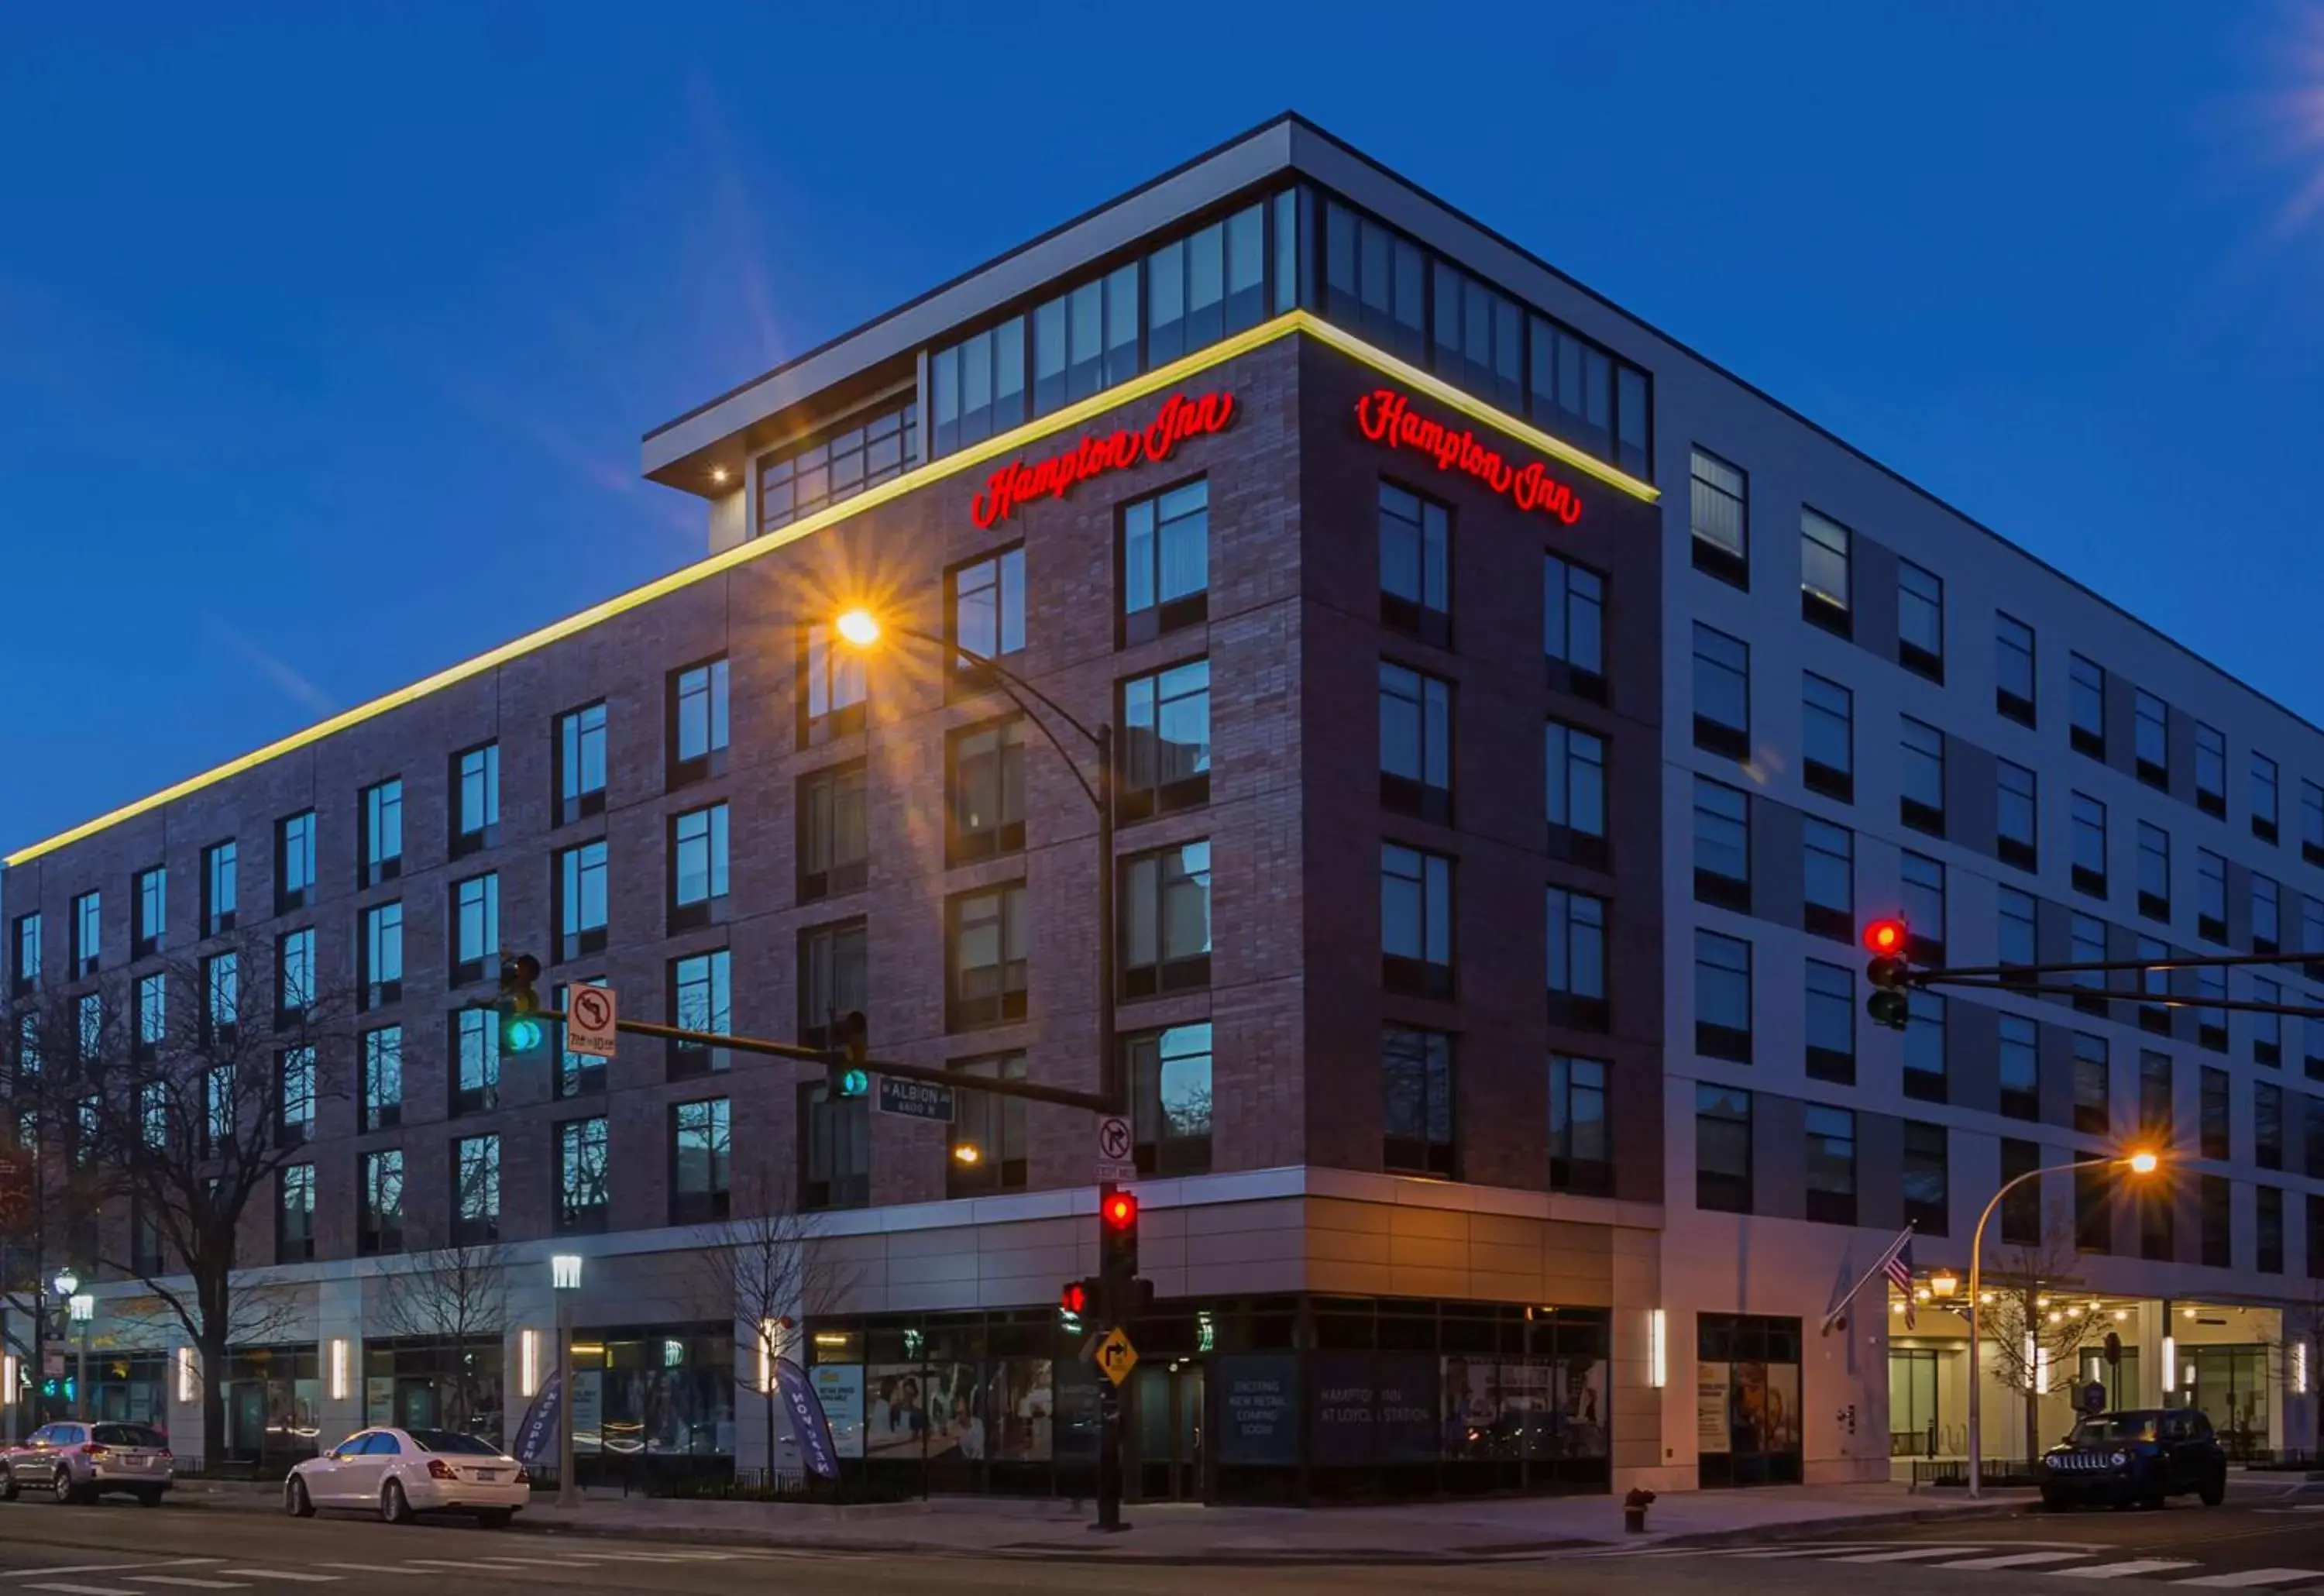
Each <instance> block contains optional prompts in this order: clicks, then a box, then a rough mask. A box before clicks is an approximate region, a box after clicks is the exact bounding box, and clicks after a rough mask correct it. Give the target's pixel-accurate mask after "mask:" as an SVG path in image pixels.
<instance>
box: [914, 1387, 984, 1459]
mask: <svg viewBox="0 0 2324 1596" xmlns="http://www.w3.org/2000/svg"><path fill="white" fill-rule="evenodd" d="M977 1375H978V1370H977V1366H976V1365H975V1364H974V1363H935V1364H931V1365H929V1366H928V1370H927V1435H928V1456H930V1457H932V1458H940V1457H942V1458H961V1459H964V1460H965V1461H967V1462H983V1461H984V1455H985V1441H986V1435H985V1424H984V1405H983V1402H982V1396H983V1392H982V1387H981V1385H980V1382H979V1380H978V1379H977Z"/></svg>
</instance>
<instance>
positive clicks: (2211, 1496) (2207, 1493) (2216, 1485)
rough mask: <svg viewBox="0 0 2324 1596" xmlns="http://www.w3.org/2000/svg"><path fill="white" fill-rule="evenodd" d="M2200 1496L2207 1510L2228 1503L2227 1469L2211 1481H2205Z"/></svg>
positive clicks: (2210, 1479) (2214, 1476)
mask: <svg viewBox="0 0 2324 1596" xmlns="http://www.w3.org/2000/svg"><path fill="white" fill-rule="evenodd" d="M2198 1494H2199V1497H2200V1499H2201V1501H2202V1503H2203V1505H2204V1506H2205V1507H2207V1508H2216V1507H2218V1505H2219V1504H2220V1503H2221V1502H2223V1501H2226V1500H2227V1471H2226V1470H2225V1469H2221V1470H2220V1471H2218V1473H2216V1474H2214V1475H2212V1476H2211V1477H2210V1478H2209V1480H2206V1481H2203V1489H2202V1490H2201V1491H2200V1492H2199V1493H2198Z"/></svg>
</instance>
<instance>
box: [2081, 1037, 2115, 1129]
mask: <svg viewBox="0 0 2324 1596" xmlns="http://www.w3.org/2000/svg"><path fill="white" fill-rule="evenodd" d="M2110 1075H2111V1070H2110V1066H2108V1065H2107V1045H2106V1038H2104V1037H2095V1036H2092V1035H2090V1033H2089V1032H2088V1031H2076V1032H2075V1033H2074V1129H2075V1130H2078V1131H2080V1132H2081V1133H2082V1134H2084V1135H2086V1136H2105V1135H2107V1134H2108V1131H2109V1130H2110V1128H2111V1126H2112V1125H2113V1122H2114V1085H2113V1082H2112V1080H2111V1079H2110Z"/></svg>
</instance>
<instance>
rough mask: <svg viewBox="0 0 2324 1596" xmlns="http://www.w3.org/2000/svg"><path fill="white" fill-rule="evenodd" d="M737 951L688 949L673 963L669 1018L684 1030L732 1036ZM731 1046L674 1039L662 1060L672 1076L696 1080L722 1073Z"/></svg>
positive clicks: (677, 1078)
mask: <svg viewBox="0 0 2324 1596" xmlns="http://www.w3.org/2000/svg"><path fill="white" fill-rule="evenodd" d="M733 968H734V966H733V955H732V954H731V953H729V952H728V950H726V949H725V948H723V947H718V948H712V949H711V950H709V951H708V952H706V953H698V954H689V955H687V956H686V957H684V958H679V959H672V960H671V961H670V964H669V1022H670V1024H672V1025H674V1026H676V1027H678V1029H680V1030H690V1031H705V1032H708V1033H710V1034H711V1035H714V1036H721V1037H724V1036H731V1035H733V1030H734V984H733ZM728 1062H729V1061H728V1057H727V1052H726V1049H725V1048H724V1047H719V1046H717V1045H716V1044H715V1043H708V1042H681V1041H678V1040H676V1039H674V1038H673V1039H672V1041H671V1042H670V1044H669V1056H668V1057H667V1058H666V1059H665V1060H664V1062H663V1068H664V1070H665V1072H666V1073H667V1075H668V1078H669V1079H670V1080H673V1081H684V1080H692V1079H695V1078H696V1077H698V1076H701V1075H717V1074H720V1073H722V1072H723V1071H724V1069H725V1068H726V1066H727V1064H728Z"/></svg>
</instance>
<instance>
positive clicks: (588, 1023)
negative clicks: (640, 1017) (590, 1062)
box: [565, 986, 620, 1058]
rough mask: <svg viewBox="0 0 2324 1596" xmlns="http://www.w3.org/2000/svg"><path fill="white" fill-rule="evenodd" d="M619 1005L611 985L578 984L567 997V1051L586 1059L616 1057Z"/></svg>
mask: <svg viewBox="0 0 2324 1596" xmlns="http://www.w3.org/2000/svg"><path fill="white" fill-rule="evenodd" d="M619 1012H620V1009H619V1006H618V1005H617V1004H616V1003H615V1002H614V1001H613V988H612V987H610V986H576V987H575V988H573V989H572V990H571V991H570V992H567V994H566V997H565V1050H566V1051H567V1053H578V1054H580V1055H581V1056H584V1057H586V1058H611V1057H613V1031H614V1020H615V1018H616V1016H617V1015H618V1014H619Z"/></svg>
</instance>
